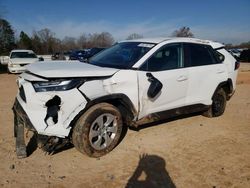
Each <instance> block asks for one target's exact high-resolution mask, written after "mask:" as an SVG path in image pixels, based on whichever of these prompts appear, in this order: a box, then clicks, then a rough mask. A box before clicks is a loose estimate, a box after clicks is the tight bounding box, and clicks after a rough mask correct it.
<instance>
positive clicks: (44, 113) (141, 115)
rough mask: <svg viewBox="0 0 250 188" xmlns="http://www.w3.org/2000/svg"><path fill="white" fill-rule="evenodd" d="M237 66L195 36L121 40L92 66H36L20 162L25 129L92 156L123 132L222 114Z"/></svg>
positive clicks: (22, 111) (22, 117)
mask: <svg viewBox="0 0 250 188" xmlns="http://www.w3.org/2000/svg"><path fill="white" fill-rule="evenodd" d="M238 68H239V63H238V62H237V61H236V60H235V59H234V57H232V55H231V54H230V53H228V52H227V51H226V50H225V49H224V47H223V45H222V44H220V43H217V42H212V41H207V40H200V39H194V38H156V39H139V40H129V41H122V42H119V43H117V44H115V45H114V46H112V47H111V48H109V49H106V50H104V51H102V52H101V53H99V54H97V55H96V56H94V57H92V58H91V59H90V60H89V62H88V63H87V62H86V63H80V62H72V63H64V62H60V63H35V64H32V65H29V66H27V69H28V71H26V72H25V73H23V74H21V75H20V77H19V78H18V85H19V92H18V94H17V97H16V101H15V103H14V107H13V110H14V114H15V136H16V141H17V142H16V147H17V150H16V151H17V155H18V157H20V158H21V157H25V156H26V147H25V144H24V139H23V129H24V126H25V127H27V128H28V129H29V130H33V131H34V132H35V133H36V135H37V140H38V142H39V143H40V145H41V147H42V148H43V149H44V150H46V151H47V152H49V153H51V152H54V151H55V150H56V149H58V148H59V147H61V146H63V145H65V144H67V143H73V144H74V146H75V147H76V149H77V150H79V151H80V152H82V153H86V154H87V155H89V156H91V157H99V156H102V155H104V154H106V153H108V152H110V151H111V150H112V149H113V148H114V147H115V146H116V145H117V144H118V142H119V140H120V137H121V133H122V130H123V128H124V127H125V126H131V127H137V126H139V125H141V124H142V125H143V124H145V122H149V121H155V120H158V119H159V118H168V117H173V116H177V115H180V114H186V113H192V112H202V113H203V114H204V115H205V116H208V117H216V116H220V115H222V114H223V112H224V110H225V106H226V101H227V100H229V98H230V97H231V96H232V94H233V93H234V91H235V87H236V77H237V72H238V71H237V70H238Z"/></svg>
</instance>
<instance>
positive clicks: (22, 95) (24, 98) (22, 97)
mask: <svg viewBox="0 0 250 188" xmlns="http://www.w3.org/2000/svg"><path fill="white" fill-rule="evenodd" d="M19 95H20V97H21V99H23V101H24V102H26V96H25V92H24V89H23V86H21V87H20V88H19Z"/></svg>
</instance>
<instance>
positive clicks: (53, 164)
mask: <svg viewBox="0 0 250 188" xmlns="http://www.w3.org/2000/svg"><path fill="white" fill-rule="evenodd" d="M16 77H17V75H8V74H6V73H0V88H1V89H0V160H1V161H0V186H1V187H18V188H20V187H58V188H63V187H79V188H80V187H84V188H85V187H108V188H110V187H115V188H116V187H149V188H151V187H178V188H179V187H180V188H189V187H190V188H193V187H202V188H206V187H210V188H215V187H216V188H221V187H242V188H247V187H250V63H248V64H241V68H240V72H239V76H238V80H237V90H236V93H235V95H234V96H233V97H232V99H231V100H230V101H229V102H228V103H227V108H226V111H225V114H224V115H223V116H222V117H218V118H212V119H209V118H205V117H203V116H200V115H197V116H192V117H188V118H185V119H178V120H174V121H169V122H165V123H162V124H158V125H156V126H150V127H146V128H143V129H140V130H139V131H133V130H128V131H127V134H126V136H125V138H124V139H123V140H122V142H121V143H120V144H119V145H118V146H117V147H116V148H115V149H114V150H113V151H112V152H111V153H109V154H108V155H106V156H104V157H101V158H98V159H94V158H89V157H87V156H84V155H82V154H81V153H79V152H78V151H77V150H76V149H75V148H71V149H67V150H63V151H62V152H60V153H57V154H54V155H52V156H50V155H45V154H44V152H43V151H42V150H40V149H36V150H35V151H34V152H33V153H32V154H31V155H30V156H29V157H28V158H25V159H17V157H16V154H15V140H14V137H13V114H12V111H11V107H12V104H13V102H14V97H15V95H16V92H17V86H16V83H15V80H16Z"/></svg>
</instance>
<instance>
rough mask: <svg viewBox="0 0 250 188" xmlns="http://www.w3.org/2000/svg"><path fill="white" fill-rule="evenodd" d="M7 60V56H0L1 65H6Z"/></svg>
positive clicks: (8, 58)
mask: <svg viewBox="0 0 250 188" xmlns="http://www.w3.org/2000/svg"><path fill="white" fill-rule="evenodd" d="M9 60H10V57H9V56H0V63H1V64H2V65H8V63H9Z"/></svg>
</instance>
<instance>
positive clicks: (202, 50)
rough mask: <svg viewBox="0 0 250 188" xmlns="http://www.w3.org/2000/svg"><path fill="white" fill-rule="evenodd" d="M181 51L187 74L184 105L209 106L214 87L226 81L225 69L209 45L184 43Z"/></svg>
mask: <svg viewBox="0 0 250 188" xmlns="http://www.w3.org/2000/svg"><path fill="white" fill-rule="evenodd" d="M183 49H184V67H185V68H186V70H187V71H188V74H189V84H188V89H187V98H186V105H192V104H206V105H210V104H211V103H212V95H213V93H214V91H215V89H216V87H217V86H218V85H219V83H221V82H223V81H225V80H226V79H227V76H226V75H227V68H226V66H225V65H224V64H223V63H220V62H219V61H218V59H216V57H215V53H214V51H213V49H212V47H211V46H209V45H203V44H194V43H184V44H183Z"/></svg>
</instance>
